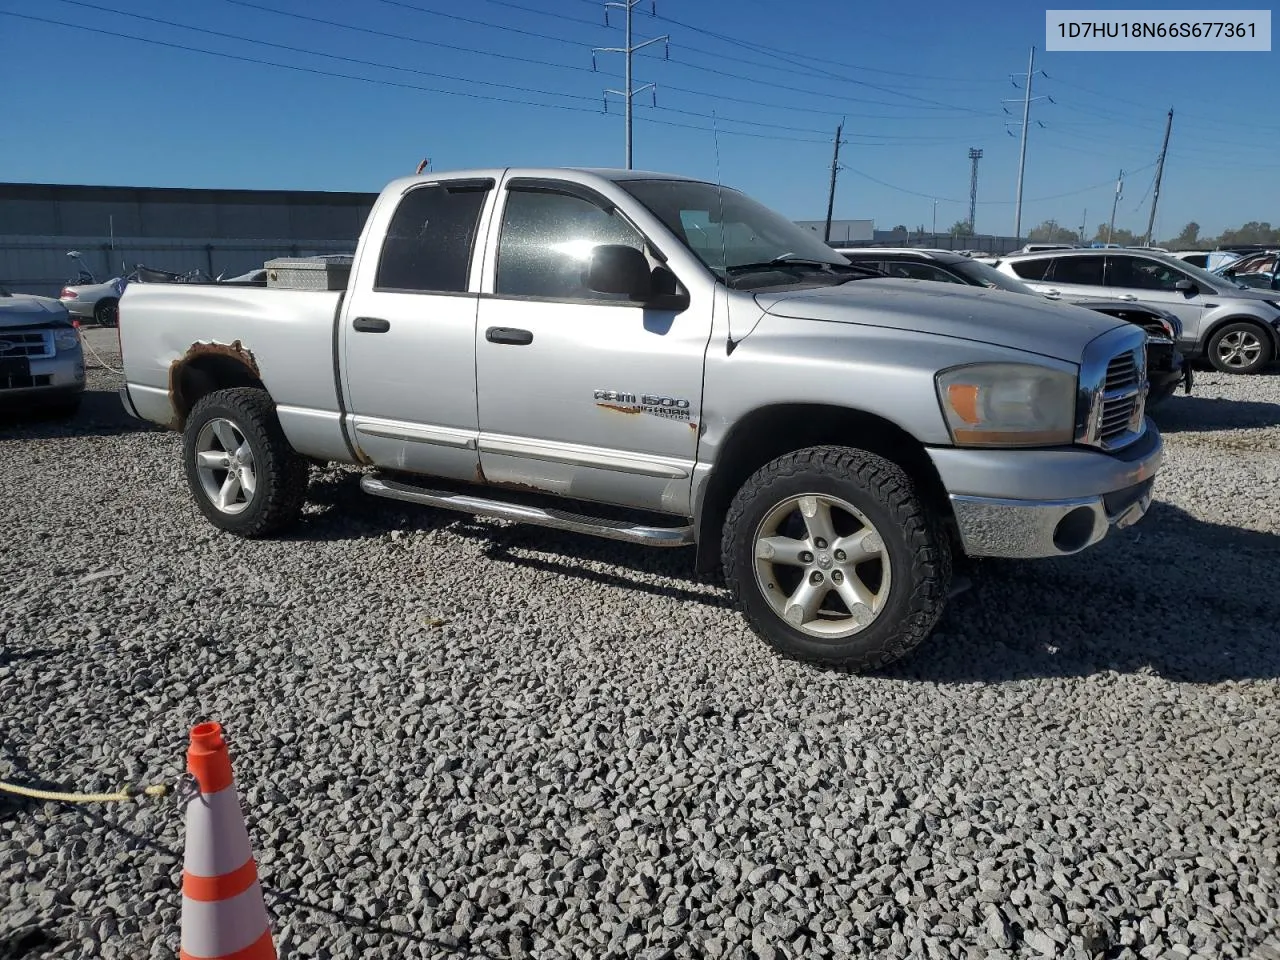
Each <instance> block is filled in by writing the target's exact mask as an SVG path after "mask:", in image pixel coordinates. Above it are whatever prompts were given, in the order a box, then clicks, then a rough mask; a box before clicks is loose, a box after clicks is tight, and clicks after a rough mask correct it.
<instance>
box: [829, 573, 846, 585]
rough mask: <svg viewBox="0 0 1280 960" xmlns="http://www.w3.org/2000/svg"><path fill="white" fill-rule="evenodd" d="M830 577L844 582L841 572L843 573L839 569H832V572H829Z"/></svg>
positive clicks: (838, 581)
mask: <svg viewBox="0 0 1280 960" xmlns="http://www.w3.org/2000/svg"><path fill="white" fill-rule="evenodd" d="M831 579H832V580H834V581H835V582H836V583H843V582H844V574H843V573H841V572H840V571H839V570H835V571H833V572H832V574H831Z"/></svg>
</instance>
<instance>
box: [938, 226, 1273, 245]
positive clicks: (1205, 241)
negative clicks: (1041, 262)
mask: <svg viewBox="0 0 1280 960" xmlns="http://www.w3.org/2000/svg"><path fill="white" fill-rule="evenodd" d="M961 223H964V221H961ZM966 226H967V224H966ZM1107 227H1108V225H1107V224H1105V223H1100V224H1098V229H1097V232H1096V233H1094V235H1093V237H1092V238H1091V239H1090V240H1087V241H1085V242H1086V243H1118V244H1120V245H1121V246H1122V247H1131V246H1137V245H1139V244H1141V243H1142V238H1143V234H1140V233H1134V232H1133V231H1131V230H1125V229H1123V228H1121V227H1117V228H1116V229H1115V231H1114V232H1109V231H1108V229H1107ZM1027 239H1028V240H1030V241H1032V242H1035V243H1080V242H1081V238H1080V231H1079V230H1073V229H1071V228H1070V227H1064V226H1062V225H1061V224H1059V223H1058V222H1057V221H1056V220H1046V221H1044V223H1041V224H1039V225H1038V226H1036V227H1034V228H1032V230H1030V231H1029V232H1028V233H1027ZM1239 243H1265V244H1275V245H1276V246H1280V227H1273V226H1271V224H1270V223H1268V222H1267V221H1265V220H1263V221H1258V220H1250V221H1249V222H1248V223H1246V224H1244V226H1241V227H1236V228H1233V229H1227V230H1223V231H1222V233H1221V234H1219V235H1218V236H1216V237H1202V236H1201V235H1200V224H1198V223H1196V222H1195V221H1194V220H1192V221H1191V222H1190V223H1188V224H1187V225H1186V226H1185V227H1183V228H1182V231H1181V232H1180V233H1178V235H1177V236H1175V237H1170V238H1169V239H1168V240H1157V241H1155V242H1154V245H1155V246H1157V247H1166V248H1167V249H1169V250H1212V249H1214V248H1215V247H1224V246H1231V245H1233V244H1239Z"/></svg>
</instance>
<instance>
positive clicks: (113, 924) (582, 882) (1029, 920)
mask: <svg viewBox="0 0 1280 960" xmlns="http://www.w3.org/2000/svg"><path fill="white" fill-rule="evenodd" d="M90 339H91V342H92V343H94V344H95V345H96V346H97V347H98V349H99V350H100V351H103V357H104V358H105V359H106V360H107V361H108V362H110V363H112V365H115V364H116V363H118V356H116V355H115V354H114V352H113V351H114V345H115V337H114V334H113V333H111V332H110V331H94V332H91V333H90ZM90 378H91V385H92V388H93V392H92V393H91V394H90V395H89V397H88V398H87V402H86V404H85V408H84V410H83V411H82V412H81V414H80V415H79V417H78V418H77V419H76V420H75V421H74V422H73V423H71V424H69V425H60V424H50V423H27V424H24V425H20V426H17V427H13V426H10V427H7V428H5V429H3V430H2V431H0V517H3V523H4V530H5V537H4V541H3V543H4V546H3V551H2V552H0V704H3V706H0V777H3V778H6V779H17V780H21V781H24V782H28V783H31V782H36V783H49V784H57V785H61V786H62V787H63V788H66V789H81V790H88V789H103V788H110V787H113V786H115V785H117V784H118V783H120V782H122V781H128V782H153V781H156V780H165V781H172V780H173V779H174V778H176V777H177V776H178V775H179V774H180V773H181V771H182V769H183V764H184V750H185V746H186V734H187V730H188V728H189V726H190V725H191V724H193V723H195V722H198V721H200V720H203V719H208V718H213V719H218V720H220V721H222V722H223V723H224V724H225V725H226V726H227V728H228V731H229V734H230V737H231V742H232V758H233V763H234V765H235V770H236V774H237V778H238V781H239V785H240V790H241V793H242V796H243V798H244V801H245V807H246V816H247V820H248V822H249V827H250V833H251V836H252V838H253V841H254V845H255V849H256V852H257V856H258V863H259V867H260V870H261V874H262V876H263V880H264V886H265V888H266V895H267V902H268V908H269V910H270V912H271V913H272V916H273V923H274V929H275V933H276V943H277V946H278V947H279V948H280V951H281V954H282V956H284V957H290V956H297V957H335V958H336V957H343V958H345V957H357V956H359V957H388V958H391V957H395V958H403V957H446V956H448V957H453V956H463V955H466V956H475V957H493V958H507V957H511V958H520V957H570V956H573V957H583V958H586V957H591V958H606V957H607V958H623V957H627V958H644V960H657V958H666V957H679V958H684V957H710V958H719V957H735V958H753V957H754V958H761V960H769V958H776V957H801V956H803V957H806V958H809V957H814V958H826V957H848V956H876V957H964V958H970V957H972V958H978V957H981V958H1002V957H1003V958H1012V957H1059V956H1060V957H1087V956H1090V955H1104V956H1107V957H1123V958H1134V957H1142V958H1148V960H1154V958H1157V957H1160V958H1164V957H1170V958H1179V960H1181V958H1187V957H1202V958H1206V960H1208V958H1220V957H1260V958H1263V957H1269V958H1280V921H1278V920H1277V918H1278V917H1280V869H1278V865H1277V856H1278V854H1277V844H1278V842H1280V764H1278V763H1277V761H1278V759H1280V757H1278V756H1277V746H1276V744H1277V738H1278V735H1280V684H1278V683H1277V679H1278V678H1280V636H1278V629H1277V620H1278V619H1280V589H1278V588H1280V519H1278V518H1277V510H1276V505H1277V504H1280V372H1277V373H1276V374H1273V375H1267V376H1261V377H1255V378H1247V379H1245V378H1229V377H1224V376H1219V375H1216V374H1213V373H1205V374H1202V375H1201V377H1200V378H1199V380H1198V381H1197V385H1196V390H1195V393H1194V395H1193V396H1192V397H1190V398H1186V397H1182V396H1178V397H1176V398H1174V399H1173V400H1172V401H1170V403H1169V405H1168V408H1167V410H1164V411H1161V413H1160V414H1159V415H1158V419H1159V421H1160V422H1161V425H1162V426H1163V427H1164V429H1165V431H1166V438H1167V444H1168V451H1169V456H1168V464H1167V467H1166V470H1165V472H1164V474H1163V476H1162V477H1161V479H1160V481H1159V484H1158V488H1157V496H1158V503H1157V504H1156V506H1155V507H1154V508H1153V509H1152V512H1151V514H1150V515H1149V516H1148V518H1147V519H1146V520H1145V521H1144V522H1143V523H1142V524H1140V525H1139V526H1138V527H1137V528H1135V529H1134V530H1132V531H1129V532H1126V533H1124V534H1121V535H1119V536H1117V537H1115V538H1114V539H1113V540H1110V541H1108V542H1107V543H1105V544H1104V545H1103V546H1102V547H1100V548H1099V549H1097V550H1095V551H1093V552H1090V553H1087V554H1086V555H1083V556H1080V557H1076V558H1070V559H1066V560H1061V561H1042V562H1037V563H1030V564H1012V563H990V564H988V565H986V566H985V567H984V569H982V570H981V571H980V572H979V574H978V575H977V577H976V578H975V584H974V589H973V590H972V591H970V592H969V593H968V594H965V595H963V596H962V597H960V598H959V599H957V601H956V602H955V604H954V605H953V607H952V609H951V611H950V613H949V614H948V616H947V617H946V619H945V620H944V622H943V624H942V626H941V628H940V631H939V633H938V634H937V635H936V636H935V637H934V638H933V639H932V640H931V641H930V642H928V643H927V644H925V645H924V646H922V647H921V648H920V649H919V650H918V651H917V653H916V654H915V655H914V656H913V657H912V658H911V659H910V660H909V661H908V662H906V663H903V664H900V665H898V666H896V667H894V668H892V669H889V670H887V671H884V672H882V673H881V674H879V675H876V676H861V677H859V676H848V675H844V674H841V673H838V672H833V671H822V670H816V669H813V668H810V667H805V666H801V665H796V664H792V663H788V662H783V661H780V660H778V659H776V658H775V657H773V656H772V655H770V654H769V653H768V652H766V650H765V649H764V647H763V646H762V645H761V644H760V643H759V642H758V641H757V640H755V638H754V637H753V636H751V635H750V634H749V633H748V632H747V631H746V630H745V628H744V627H743V625H742V623H741V622H740V621H739V619H738V617H737V616H735V615H734V614H733V613H732V612H730V611H729V610H728V609H727V607H726V600H725V596H724V593H723V591H722V590H721V589H720V588H719V587H717V586H715V585H711V584H706V583H703V582H700V581H699V580H697V579H696V578H695V577H694V576H693V574H692V572H691V558H689V557H686V556H684V555H682V554H680V555H677V554H667V553H658V554H655V553H648V552H646V551H644V550H643V549H641V548H629V547H624V546H618V545H613V544H609V543H606V542H602V541H596V540H591V539H585V538H578V537H572V536H568V535H560V534H554V533H549V532H546V531H542V530H537V529H531V528H524V529H520V528H515V527H511V526H507V525H502V524H496V523H489V522H484V521H477V520H472V519H469V518H462V517H458V516H455V515H451V514H450V515H446V514H438V513H433V512H431V511H425V510H417V509H414V508H410V507H403V508H401V507H399V506H397V505H396V504H393V503H389V502H383V501H378V500H374V499H371V498H367V497H364V496H363V495H362V494H360V492H359V490H358V488H357V486H356V480H357V477H356V475H355V474H354V473H353V472H350V471H347V470H337V469H335V470H329V471H324V472H321V473H317V476H316V478H315V481H314V483H315V485H314V488H313V504H312V506H311V507H310V508H309V512H308V514H307V516H306V518H305V523H304V525H303V526H302V527H301V529H300V531H299V532H298V533H297V534H296V535H294V536H293V537H292V538H291V539H285V540H278V541H272V542H258V543H246V542H242V541H238V540H235V539H233V538H231V537H229V536H225V535H221V534H219V533H217V532H215V531H214V530H213V529H212V528H211V527H210V526H208V525H207V524H206V523H204V522H203V521H202V520H201V518H200V517H199V515H198V514H197V512H196V509H195V507H194V506H193V505H192V502H191V500H190V498H189V496H188V494H187V491H186V489H185V487H184V484H183V480H182V475H181V466H180V462H179V440H178V438H177V437H176V436H175V435H172V434H167V433H163V432H159V431H154V430H150V429H142V428H140V427H139V426H138V425H136V424H134V423H132V422H130V421H129V420H128V419H127V418H125V417H124V415H123V414H122V413H121V411H120V409H119V405H118V403H117V401H116V399H115V396H114V387H115V385H116V383H117V379H116V378H115V377H114V376H113V375H111V374H110V373H108V372H107V371H105V370H102V369H94V370H91V373H90ZM182 844H183V826H182V821H181V816H180V808H179V806H178V805H177V804H176V803H175V801H173V800H171V799H170V800H161V801H151V802H139V803H131V804H114V805H110V806H98V807H69V806H61V805H56V804H52V803H49V804H42V803H30V802H27V801H20V800H18V799H16V798H9V797H3V796H0V957H6V956H13V957H91V956H92V957H99V956H100V957H104V958H115V957H119V958H124V957H129V958H134V957H161V956H171V955H172V954H173V951H174V950H175V949H176V946H177V942H178V931H179V908H180V897H179V887H178V883H179V879H180V875H181V851H182Z"/></svg>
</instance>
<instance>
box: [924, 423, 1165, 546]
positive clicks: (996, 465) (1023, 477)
mask: <svg viewBox="0 0 1280 960" xmlns="http://www.w3.org/2000/svg"><path fill="white" fill-rule="evenodd" d="M929 453H930V456H931V457H932V459H933V461H934V465H935V466H936V467H937V468H938V473H939V475H940V477H941V478H942V482H943V484H944V486H945V487H946V488H947V490H948V491H949V492H950V500H951V508H952V511H953V513H954V516H955V521H956V527H957V529H958V531H959V534H960V541H961V544H962V545H963V548H964V552H965V553H966V554H968V555H969V556H971V557H1010V558H1021V559H1030V558H1035V557H1061V556H1068V555H1070V554H1073V553H1079V552H1080V551H1081V550H1085V549H1087V548H1089V547H1091V546H1093V545H1094V544H1096V543H1098V542H1099V541H1100V540H1102V539H1103V538H1104V537H1106V536H1107V534H1108V533H1110V532H1111V531H1112V530H1115V529H1122V528H1124V527H1128V526H1132V525H1133V524H1135V523H1137V522H1138V521H1139V520H1141V519H1142V517H1143V516H1144V515H1145V514H1146V512H1147V510H1148V508H1149V507H1150V506H1151V499H1152V493H1153V488H1154V485H1155V476H1156V473H1157V472H1158V470H1159V468H1160V464H1161V462H1162V461H1163V459H1164V442H1163V440H1162V439H1161V437H1160V434H1159V432H1158V431H1157V430H1156V428H1155V426H1154V425H1153V424H1152V423H1151V422H1150V421H1148V422H1147V432H1146V433H1145V434H1144V435H1143V437H1142V438H1141V439H1139V440H1138V441H1137V442H1136V443H1134V444H1132V445H1131V446H1130V447H1128V448H1126V449H1124V450H1120V451H1117V452H1116V453H1115V454H1105V453H1102V452H1100V451H1095V450H1086V449H1083V448H1070V449H1063V450H962V449H958V448H952V447H945V448H935V449H932V450H930V451H929Z"/></svg>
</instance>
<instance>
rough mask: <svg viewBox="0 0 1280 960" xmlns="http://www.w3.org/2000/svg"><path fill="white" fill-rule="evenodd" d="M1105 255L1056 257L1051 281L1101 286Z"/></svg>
mask: <svg viewBox="0 0 1280 960" xmlns="http://www.w3.org/2000/svg"><path fill="white" fill-rule="evenodd" d="M1105 264H1106V258H1105V257H1058V258H1057V259H1056V260H1055V261H1054V265H1053V282H1054V283H1069V284H1080V285H1082V286H1090V287H1100V286H1102V268H1103V266H1104V265H1105Z"/></svg>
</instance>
